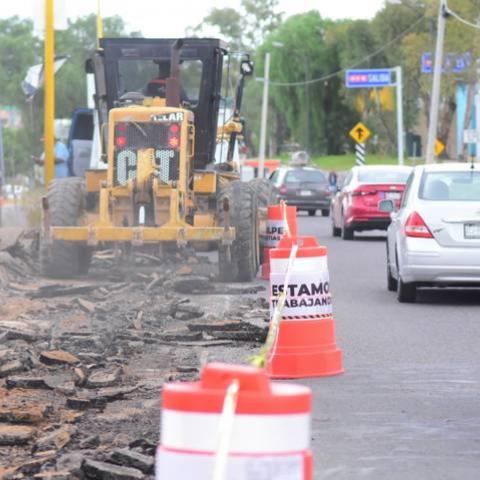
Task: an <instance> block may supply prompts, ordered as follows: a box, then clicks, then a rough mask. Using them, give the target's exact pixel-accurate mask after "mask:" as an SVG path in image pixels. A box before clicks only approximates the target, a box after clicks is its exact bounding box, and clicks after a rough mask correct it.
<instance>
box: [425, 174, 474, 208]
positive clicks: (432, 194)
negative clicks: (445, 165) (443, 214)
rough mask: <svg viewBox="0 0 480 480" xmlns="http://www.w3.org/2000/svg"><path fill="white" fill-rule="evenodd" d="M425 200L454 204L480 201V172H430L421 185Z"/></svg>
mask: <svg viewBox="0 0 480 480" xmlns="http://www.w3.org/2000/svg"><path fill="white" fill-rule="evenodd" d="M419 197H420V198H421V199H423V200H438V201H452V202H455V201H456V202H469V201H472V202H478V201H480V172H478V171H463V172H458V171H457V172H429V173H425V174H424V176H423V178H422V182H421V185H420V193H419Z"/></svg>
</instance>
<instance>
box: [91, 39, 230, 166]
mask: <svg viewBox="0 0 480 480" xmlns="http://www.w3.org/2000/svg"><path fill="white" fill-rule="evenodd" d="M178 42H179V40H176V39H147V38H103V39H101V40H100V49H99V50H98V51H97V52H96V53H95V55H94V57H93V65H92V66H93V71H94V73H95V82H96V92H97V93H96V105H97V110H98V112H99V123H100V125H107V124H108V112H109V111H110V110H111V109H112V108H114V107H118V106H121V105H124V104H125V103H127V102H129V101H133V102H135V101H137V102H138V101H142V100H143V97H156V96H158V97H160V98H165V99H166V96H167V82H168V79H169V78H173V76H174V75H175V74H177V73H178V77H179V79H178V80H179V83H180V88H179V89H180V104H179V105H168V102H166V103H167V105H168V106H176V107H182V106H183V107H184V108H186V109H188V110H191V111H192V112H193V114H194V124H195V156H194V168H195V169H204V168H206V166H207V165H208V164H209V163H212V162H213V159H214V154H215V144H216V133H217V122H218V111H219V108H220V99H221V88H222V67H223V59H224V56H225V55H226V53H227V50H226V45H225V44H224V43H223V42H222V41H221V40H218V39H210V38H185V39H181V45H178ZM174 47H176V50H177V53H178V65H172V60H173V61H175V58H174V55H172V51H175V48H174ZM175 69H177V70H178V72H175V71H174V70H175ZM166 100H167V99H166ZM104 138H105V139H106V138H107V137H106V136H104ZM103 147H104V149H103V151H106V150H107V149H106V145H103Z"/></svg>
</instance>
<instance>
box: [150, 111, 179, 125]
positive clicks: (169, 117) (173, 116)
mask: <svg viewBox="0 0 480 480" xmlns="http://www.w3.org/2000/svg"><path fill="white" fill-rule="evenodd" d="M152 121H153V122H160V123H170V122H183V112H172V113H161V114H160V115H152Z"/></svg>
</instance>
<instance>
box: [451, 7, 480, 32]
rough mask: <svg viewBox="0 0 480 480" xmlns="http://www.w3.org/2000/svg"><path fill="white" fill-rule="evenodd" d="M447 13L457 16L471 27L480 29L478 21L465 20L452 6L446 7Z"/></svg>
mask: <svg viewBox="0 0 480 480" xmlns="http://www.w3.org/2000/svg"><path fill="white" fill-rule="evenodd" d="M446 13H447V15H451V16H452V17H454V18H456V19H457V20H458V21H459V22H462V23H463V24H465V25H468V26H469V27H472V28H477V29H480V25H479V24H478V23H472V22H469V21H468V20H465V19H464V18H462V17H461V16H460V15H459V14H458V13H456V12H454V11H453V10H451V9H450V7H448V6H447V9H446Z"/></svg>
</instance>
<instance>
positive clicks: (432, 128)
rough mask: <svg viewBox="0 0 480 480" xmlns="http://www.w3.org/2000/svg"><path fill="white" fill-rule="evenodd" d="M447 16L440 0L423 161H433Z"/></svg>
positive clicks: (444, 0)
mask: <svg viewBox="0 0 480 480" xmlns="http://www.w3.org/2000/svg"><path fill="white" fill-rule="evenodd" d="M447 16H448V14H447V1H446V0H440V7H439V11H438V23H437V43H436V46H435V58H434V66H433V82H432V98H431V101H430V118H429V125H428V137H427V153H426V157H425V163H435V141H436V139H437V124H438V108H439V104H440V84H441V79H442V64H443V39H444V37H445V21H446V18H447Z"/></svg>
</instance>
